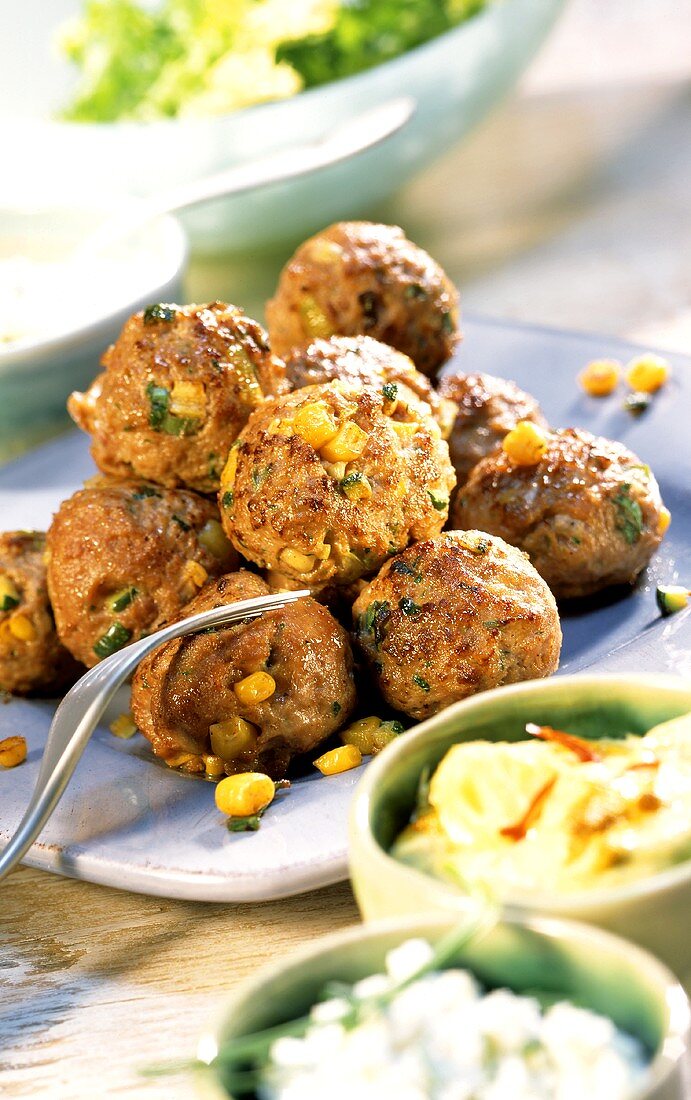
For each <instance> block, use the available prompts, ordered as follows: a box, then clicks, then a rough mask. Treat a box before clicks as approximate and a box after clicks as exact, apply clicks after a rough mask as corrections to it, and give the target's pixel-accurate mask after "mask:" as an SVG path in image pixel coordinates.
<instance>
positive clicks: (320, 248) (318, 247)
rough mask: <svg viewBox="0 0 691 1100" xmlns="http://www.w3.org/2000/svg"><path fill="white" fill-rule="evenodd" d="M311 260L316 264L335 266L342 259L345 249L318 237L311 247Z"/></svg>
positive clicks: (334, 242)
mask: <svg viewBox="0 0 691 1100" xmlns="http://www.w3.org/2000/svg"><path fill="white" fill-rule="evenodd" d="M309 254H310V259H311V260H314V262H315V263H316V264H333V263H336V262H337V261H339V260H340V259H341V256H342V255H343V249H342V248H341V246H340V244H336V241H328V240H326V239H325V238H324V237H317V238H316V239H315V240H313V241H312V243H311V244H310V246H309Z"/></svg>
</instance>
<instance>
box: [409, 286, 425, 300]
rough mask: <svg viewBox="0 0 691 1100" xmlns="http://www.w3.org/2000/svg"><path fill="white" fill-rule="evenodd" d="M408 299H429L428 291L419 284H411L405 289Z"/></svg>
mask: <svg viewBox="0 0 691 1100" xmlns="http://www.w3.org/2000/svg"><path fill="white" fill-rule="evenodd" d="M405 296H406V298H413V299H414V298H427V296H428V295H427V291H426V290H425V288H424V286H420V284H419V283H411V284H410V285H409V286H407V287H406V288H405Z"/></svg>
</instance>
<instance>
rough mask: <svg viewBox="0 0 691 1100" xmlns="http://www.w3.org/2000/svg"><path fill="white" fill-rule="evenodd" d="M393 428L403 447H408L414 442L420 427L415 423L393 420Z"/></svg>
mask: <svg viewBox="0 0 691 1100" xmlns="http://www.w3.org/2000/svg"><path fill="white" fill-rule="evenodd" d="M391 427H392V428H393V430H394V431H395V433H396V435H397V436H398V438H399V440H400V442H401V443H402V444H403V446H404V447H407V446H408V444H409V443H410V442H411V441H412V439H413V436H414V435H415V433H416V432H417V430H418V428H419V427H420V425H419V424H416V423H415V422H414V421H413V422H410V421H408V420H406V421H403V420H392V421H391Z"/></svg>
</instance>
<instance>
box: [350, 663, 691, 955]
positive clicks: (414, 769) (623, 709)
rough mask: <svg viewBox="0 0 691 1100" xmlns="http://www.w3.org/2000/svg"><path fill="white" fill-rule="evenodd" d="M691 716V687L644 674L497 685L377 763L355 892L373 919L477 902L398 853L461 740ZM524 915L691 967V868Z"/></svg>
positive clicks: (354, 831) (356, 857) (363, 809)
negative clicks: (426, 779) (431, 778)
mask: <svg viewBox="0 0 691 1100" xmlns="http://www.w3.org/2000/svg"><path fill="white" fill-rule="evenodd" d="M688 711H691V682H689V681H686V682H684V681H682V680H676V679H673V678H665V677H656V676H645V675H642V674H640V673H636V674H631V675H627V676H604V675H603V676H591V675H576V676H563V677H556V678H555V679H553V680H537V681H532V682H530V683H525V684H516V685H513V686H511V687H504V688H498V689H496V690H495V691H488V692H485V693H484V694H482V695H476V696H474V697H473V698H471V699H468V700H465V701H464V702H462V703H457V704H455V705H454V706H451V707H449V708H448V709H447V710H445V711H442V713H441V714H438V715H435V717H434V718H430V719H429V720H428V721H426V722H423V723H422V724H421V725H419V726H416V727H415V729H414V730H412V731H411V732H410V733H408V734H406V735H405V736H403V737H401V738H400V739H399V740H397V741H396V742H394V744H393V745H391V746H389V747H388V748H387V749H386V752H384V753H382V754H381V756H379V757H377V759H376V760H374V762H373V763H372V764H371V765H370V767H369V768H368V769H367V772H366V773H365V776H364V778H363V780H362V782H361V783H360V786H359V787H358V790H357V793H356V796H355V800H354V803H353V810H352V814H351V831H350V861H351V864H350V865H351V877H352V880H353V886H354V889H355V893H356V896H357V899H358V903H359V905H360V909H361V911H362V913H363V915H364V917H365V918H366V919H367V920H370V919H375V918H380V917H391V916H398V915H404V914H417V915H420V914H422V913H430V912H445V913H448V912H449V911H452V912H458V911H459V910H460V911H463V910H465V909H467V907H468V904H469V901H468V899H467V898H466V897H465V896H464V895H463V894H462V893H461V892H460V890H456V889H455V888H454V887H453V886H451V885H447V884H446V883H443V882H441V881H438V880H437V879H434V878H432V877H431V876H430V875H427V874H424V873H423V872H420V871H417V870H415V869H413V868H411V867H407V866H405V865H404V864H403V863H400V862H398V860H395V859H393V858H392V857H391V856H390V855H389V849H390V847H391V844H392V842H393V841H394V839H395V838H396V836H397V835H398V833H399V832H400V830H401V829H402V828H403V826H404V825H405V824H406V823H407V821H408V820H409V818H410V812H411V810H412V808H413V805H414V801H415V794H416V791H417V784H418V780H419V777H420V773H421V772H422V770H423V768H424V767H425V766H428V765H430V766H431V767H433V768H434V767H435V766H436V765H437V764H438V763H439V761H440V760H441V758H442V757H443V755H444V754H445V752H446V750H447V749H448V748H449V747H450V746H451V745H454V744H456V743H457V742H459V741H471V740H475V739H478V738H482V739H486V740H490V741H492V740H495V741H516V740H520V739H522V738H524V737H525V733H524V727H525V723H526V722H537V723H539V724H542V725H552V726H555V727H557V728H561V729H567V730H568V731H569V732H572V733H576V734H581V735H583V736H586V737H602V736H607V735H617V734H623V733H627V732H630V733H641V734H642V733H645V732H646V731H647V730H648V729H650V728H651V727H652V726H654V725H656V724H657V723H658V722H662V721H665V720H666V719H668V718H674V717H676V716H677V715H680V714H684V713H687V712H688ZM506 901H507V905H508V908H509V909H510V911H512V912H516V913H517V914H519V915H522V916H529V915H531V914H532V915H540V916H562V917H569V918H573V919H576V920H582V921H588V922H589V923H591V924H597V925H600V926H601V927H602V928H607V929H609V930H610V931H613V932H616V933H618V934H619V935H622V936H626V937H627V938H628V939H631V940H634V941H635V942H636V943H639V944H641V945H642V946H644V947H646V948H648V950H651V951H652V952H653V953H654V954H656V955H658V956H659V957H660V958H661V959H664V961H665V962H666V963H667V964H668V965H669V966H671V967H672V968H673V969H674V970H675V971H676V972H677V973H678V974H680V975H682V976H683V975H685V974H687V972H688V971H689V969H691V936H689V930H688V922H689V906H690V905H691V861H686V862H684V863H681V864H677V865H676V866H674V867H671V868H669V869H668V870H664V871H660V872H659V873H657V874H655V875H650V876H647V877H645V878H643V879H640V880H637V881H635V882H632V883H629V884H627V885H622V886H619V887H616V888H610V889H606V890H592V891H588V892H587V893H586V892H584V893H581V894H577V895H572V896H568V897H566V896H562V897H559V896H554V895H549V896H548V895H537V894H536V895H534V896H533V897H532V899H531V905H530V909H529V910H528V909H527V908H526V907H525V906H523V905H512V904H510V903H511V899H510V898H507V899H506Z"/></svg>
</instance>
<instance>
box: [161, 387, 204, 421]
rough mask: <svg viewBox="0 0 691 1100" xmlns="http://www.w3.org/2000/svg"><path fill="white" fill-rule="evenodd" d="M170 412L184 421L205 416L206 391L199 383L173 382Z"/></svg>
mask: <svg viewBox="0 0 691 1100" xmlns="http://www.w3.org/2000/svg"><path fill="white" fill-rule="evenodd" d="M170 412H171V413H172V414H173V416H181V417H184V419H185V420H202V419H203V418H204V416H206V391H205V390H204V386H203V385H202V383H201V382H174V383H173V388H172V390H171V393H170Z"/></svg>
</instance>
